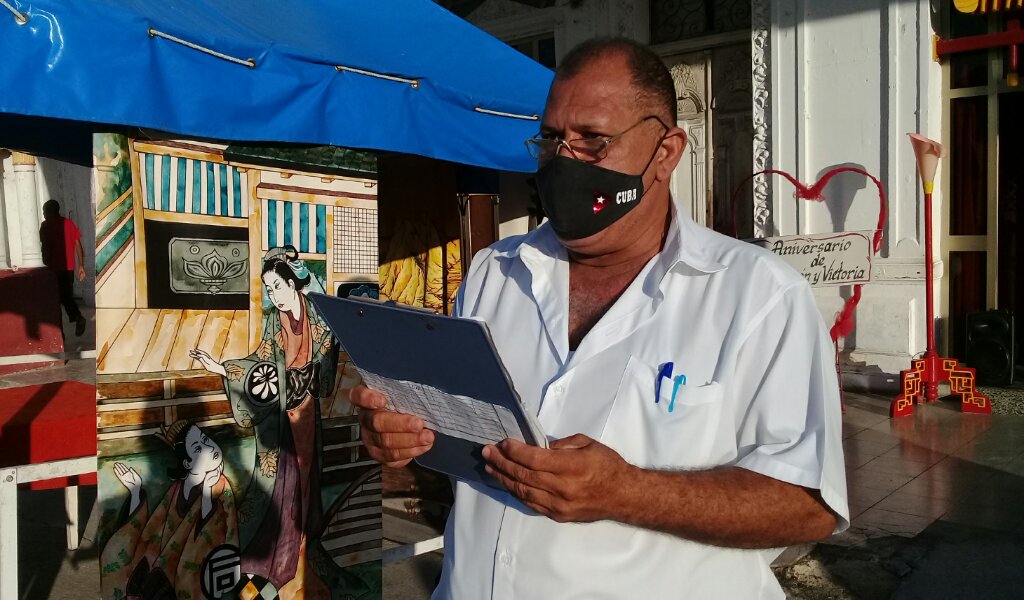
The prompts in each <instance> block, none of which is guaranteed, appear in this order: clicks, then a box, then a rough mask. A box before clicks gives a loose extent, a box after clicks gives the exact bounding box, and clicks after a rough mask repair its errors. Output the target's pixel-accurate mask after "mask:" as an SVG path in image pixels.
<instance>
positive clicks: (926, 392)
mask: <svg viewBox="0 0 1024 600" xmlns="http://www.w3.org/2000/svg"><path fill="white" fill-rule="evenodd" d="M910 142H911V144H913V146H914V154H915V155H916V156H917V169H918V172H919V173H920V174H921V182H922V184H923V187H924V223H925V230H924V231H925V233H924V256H925V261H924V265H925V267H924V269H925V313H926V314H927V317H926V318H927V322H926V325H927V332H928V347H927V349H926V350H925V353H924V356H922V357H921V358H915V359H914V360H913V361H912V362H911V367H910V368H909V369H907V370H905V371H900V395H899V396H896V398H895V399H894V400H893V401H892V404H891V405H890V406H889V416H890V417H904V416H907V415H911V414H913V413H914V404H916V403H918V402H928V403H932V402H935V401H936V400H938V398H939V384H940V383H949V387H950V392H951V393H953V394H959V395H960V410H961V411H962V412H966V413H984V414H988V413H991V412H992V403H991V402H990V401H989V399H988V397H986V396H984V395H983V394H980V393H979V392H978V391H977V390H976V389H975V387H974V381H975V379H974V369H972V368H970V367H962V366H960V364H959V362H958V361H957V360H956V359H955V358H943V357H941V356H939V355H938V353H936V352H935V315H934V313H933V309H932V307H933V306H934V303H933V302H932V300H933V297H934V293H933V290H932V286H933V285H935V281H934V279H933V278H932V256H933V254H932V189H933V188H934V181H935V169H936V168H937V167H938V164H939V158H941V157H942V155H943V154H944V152H943V149H942V145H941V144H939V143H938V142H935V141H933V140H930V139H928V138H926V137H924V136H921V135H917V134H910Z"/></svg>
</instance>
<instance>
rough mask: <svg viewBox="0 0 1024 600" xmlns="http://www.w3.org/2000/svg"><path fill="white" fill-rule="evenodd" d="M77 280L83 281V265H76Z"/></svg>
mask: <svg viewBox="0 0 1024 600" xmlns="http://www.w3.org/2000/svg"><path fill="white" fill-rule="evenodd" d="M78 280H79V281H85V267H83V266H79V267H78Z"/></svg>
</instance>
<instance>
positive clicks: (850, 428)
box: [843, 422, 867, 440]
mask: <svg viewBox="0 0 1024 600" xmlns="http://www.w3.org/2000/svg"><path fill="white" fill-rule="evenodd" d="M866 429H867V427H862V426H860V425H851V424H849V423H845V422H844V423H843V439H844V440H845V439H847V438H851V437H853V436H855V435H857V434H858V433H860V432H862V431H864V430H866Z"/></svg>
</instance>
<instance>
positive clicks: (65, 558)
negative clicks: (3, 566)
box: [18, 486, 100, 600]
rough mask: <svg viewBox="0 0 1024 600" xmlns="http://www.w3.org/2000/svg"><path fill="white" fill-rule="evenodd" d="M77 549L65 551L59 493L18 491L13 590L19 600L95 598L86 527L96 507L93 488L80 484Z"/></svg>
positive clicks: (93, 556) (93, 552)
mask: <svg viewBox="0 0 1024 600" xmlns="http://www.w3.org/2000/svg"><path fill="white" fill-rule="evenodd" d="M78 489H79V500H78V509H79V515H78V522H79V523H80V524H81V525H82V527H83V529H84V531H83V530H80V531H79V534H80V536H81V539H80V545H79V547H78V550H75V551H69V550H67V538H66V533H65V526H66V525H67V523H68V519H67V511H66V510H65V508H64V490H63V489H54V490H40V491H28V490H19V491H18V584H19V585H18V588H19V590H20V598H22V599H25V600H30V599H31V600H35V599H38V598H48V599H50V600H64V599H68V600H70V599H72V598H95V597H97V596H98V595H99V590H100V582H99V580H100V574H99V570H98V569H97V560H98V557H99V551H98V550H97V548H96V546H95V545H94V543H93V540H92V538H93V535H94V533H93V532H92V531H90V529H89V528H86V527H85V526H86V524H88V523H94V522H95V519H91V518H90V514H91V513H92V510H93V506H94V505H95V504H96V486H81V487H79V488H78Z"/></svg>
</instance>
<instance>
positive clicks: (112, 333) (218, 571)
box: [94, 135, 381, 598]
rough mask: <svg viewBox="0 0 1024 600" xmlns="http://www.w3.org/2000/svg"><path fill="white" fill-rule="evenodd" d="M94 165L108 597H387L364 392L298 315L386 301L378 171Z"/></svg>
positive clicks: (325, 338) (102, 154) (166, 147)
mask: <svg viewBox="0 0 1024 600" xmlns="http://www.w3.org/2000/svg"><path fill="white" fill-rule="evenodd" d="M94 154H95V161H96V167H97V171H96V185H95V186H94V188H95V189H96V190H97V194H98V198H97V202H96V205H97V216H96V223H97V224H96V233H97V236H96V237H97V244H96V274H97V281H96V307H97V317H96V322H97V390H98V391H97V393H98V400H97V402H98V414H99V424H98V436H99V454H100V463H99V471H100V501H101V504H102V507H101V508H102V510H103V519H102V525H101V527H102V530H101V540H100V542H101V547H102V548H103V551H102V555H101V563H102V564H101V568H102V569H103V590H104V597H105V598H107V597H114V598H120V597H124V596H125V595H130V594H131V593H132V592H137V591H138V590H139V589H144V588H145V586H154V585H164V586H168V585H169V586H170V587H171V588H172V589H174V590H175V592H176V594H177V597H179V598H182V597H193V598H201V597H204V596H206V597H225V598H227V597H235V596H236V595H237V594H239V593H241V591H242V590H244V589H246V586H249V592H252V591H253V590H264V589H266V590H268V592H267V593H269V591H270V590H271V589H272V590H273V591H274V593H275V594H280V597H282V598H307V597H308V598H313V597H323V594H324V593H327V592H328V590H333V591H335V592H338V591H344V592H345V593H346V594H348V595H349V596H351V597H354V598H374V597H379V594H380V563H379V560H380V552H381V550H380V541H381V530H380V527H381V514H380V510H381V509H380V499H381V482H380V470H379V467H378V466H377V465H376V463H374V462H372V461H371V460H370V459H369V457H368V456H367V455H366V454H365V450H364V449H363V448H362V446H361V445H360V443H359V431H358V423H357V421H356V418H355V416H354V414H353V411H352V410H351V407H350V405H349V404H348V402H347V391H348V389H349V388H351V387H352V386H353V385H354V384H355V383H356V382H357V381H358V375H357V374H355V372H354V370H353V369H352V368H351V367H350V366H349V365H348V364H347V361H346V360H345V356H344V354H343V353H341V355H340V357H339V351H338V349H337V347H336V345H335V344H334V343H333V337H332V336H331V335H330V332H329V330H328V329H327V327H326V325H325V324H324V323H323V321H322V320H321V319H320V318H319V316H318V315H316V314H315V311H312V310H310V309H309V306H310V305H309V304H308V301H306V300H305V294H306V293H308V292H309V291H311V290H312V291H325V292H327V293H331V294H337V293H339V292H340V293H343V294H345V295H348V294H349V293H352V292H353V291H354V293H368V294H375V293H376V288H377V281H378V247H377V239H378V234H377V176H376V159H375V158H374V157H373V156H371V155H366V154H360V153H356V152H353V151H350V150H344V149H337V148H308V149H294V148H289V149H287V150H283V149H279V148H266V147H257V146H242V145H222V144H214V143H208V142H197V141H182V140H158V141H154V140H142V139H129V138H126V137H123V136H116V135H103V136H97V138H96V140H95V144H94ZM339 358H340V360H339ZM204 469H205V470H204ZM296 514H297V515H299V516H298V517H294V515H296ZM175 517H177V518H175ZM190 519H191V520H190ZM157 521H159V524H157ZM133 523H134V525H133ZM133 527H134V529H133ZM176 528H178V529H182V528H184V529H189V530H190V531H192V532H193V535H192V536H186V534H185V533H182V532H179V531H177V529H176ZM200 532H201V533H202V535H201V536H200V535H199V533H200ZM196 536H198V537H196ZM186 539H187V540H189V542H188V543H184V542H182V540H186ZM200 540H201V541H200ZM155 582H158V583H155ZM133 586H134V587H133ZM139 586H143V587H139ZM267 586H269V587H267ZM217 594H220V595H217ZM266 597H273V596H270V595H268V596H266ZM326 597H330V596H329V595H328V596H326Z"/></svg>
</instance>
